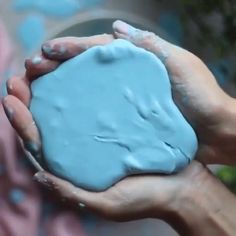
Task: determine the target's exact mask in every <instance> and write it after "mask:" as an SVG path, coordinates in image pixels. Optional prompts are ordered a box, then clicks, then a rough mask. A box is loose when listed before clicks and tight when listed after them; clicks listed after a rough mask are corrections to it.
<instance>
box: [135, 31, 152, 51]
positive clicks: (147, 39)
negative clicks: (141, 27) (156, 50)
mask: <svg viewBox="0 0 236 236" xmlns="http://www.w3.org/2000/svg"><path fill="white" fill-rule="evenodd" d="M155 38H156V35H155V34H154V33H153V32H148V31H139V33H138V34H137V35H136V37H135V40H136V42H138V43H139V45H141V46H143V47H147V46H149V45H151V44H153V43H154V41H155Z"/></svg>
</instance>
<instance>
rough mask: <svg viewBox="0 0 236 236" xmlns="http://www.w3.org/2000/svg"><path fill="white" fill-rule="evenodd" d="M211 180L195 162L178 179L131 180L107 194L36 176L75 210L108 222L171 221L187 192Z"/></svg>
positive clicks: (147, 176) (144, 177)
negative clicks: (202, 182)
mask: <svg viewBox="0 0 236 236" xmlns="http://www.w3.org/2000/svg"><path fill="white" fill-rule="evenodd" d="M210 176H211V175H210V174H209V172H208V170H207V169H206V168H205V167H204V166H203V165H202V164H200V163H198V162H196V161H193V162H192V163H191V165H190V166H188V167H187V168H186V169H185V170H184V171H183V172H182V173H179V174H177V175H169V176H157V175H146V176H131V177H127V178H125V179H123V180H122V181H120V182H118V183H117V184H115V185H114V186H112V187H111V188H109V189H108V190H106V191H104V192H90V191H86V190H84V189H81V188H78V187H75V186H74V185H72V184H71V183H69V182H67V181H65V180H61V179H59V178H57V177H55V176H53V175H52V174H50V173H47V172H45V171H42V172H38V173H37V174H35V176H34V179H35V180H36V181H37V182H39V183H40V184H42V185H43V186H45V187H46V188H47V189H49V190H51V191H52V192H53V193H54V194H55V195H56V196H60V197H61V200H62V201H63V202H68V203H70V205H71V206H72V207H73V208H74V209H78V210H81V208H82V209H84V208H85V209H88V210H91V211H93V212H95V213H97V214H99V215H101V216H103V217H104V218H107V219H111V220H115V221H130V220H136V219H142V218H159V219H164V220H165V219H168V218H169V217H170V214H172V213H173V212H174V211H178V210H179V207H181V205H182V204H183V201H185V199H186V197H189V196H188V195H189V193H188V192H191V191H192V189H193V188H194V186H197V185H200V182H201V181H207V180H208V178H209V177H210ZM211 177H212V176H211ZM199 191H200V190H199ZM172 217H173V216H172Z"/></svg>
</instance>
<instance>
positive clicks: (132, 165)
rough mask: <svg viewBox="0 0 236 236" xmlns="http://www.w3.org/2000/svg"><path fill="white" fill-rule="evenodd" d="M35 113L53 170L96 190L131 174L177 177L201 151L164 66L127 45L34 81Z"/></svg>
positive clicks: (101, 50)
mask: <svg viewBox="0 0 236 236" xmlns="http://www.w3.org/2000/svg"><path fill="white" fill-rule="evenodd" d="M30 110H31V112H32V114H33V116H34V119H35V121H36V124H37V126H38V127H39V130H40V132H41V138H42V143H43V153H44V157H45V161H46V164H47V165H48V167H49V169H50V170H51V171H52V172H53V173H54V174H56V175H57V176H60V177H62V178H64V179H66V180H68V181H70V182H72V183H73V184H74V185H76V186H79V187H82V188H85V189H88V190H92V191H103V190H105V189H107V188H109V187H110V186H112V185H113V184H115V183H117V182H118V181H119V180H121V179H122V178H124V177H126V176H129V175H133V174H145V173H165V174H170V173H173V172H176V171H179V170H181V169H182V168H184V167H185V166H186V165H187V164H188V163H189V162H190V161H191V159H193V158H194V155H195V152H196V150H197V138H196V135H195V132H194V130H193V129H192V127H191V126H190V125H189V124H188V123H187V121H186V120H185V118H184V117H183V115H182V114H181V112H180V111H179V109H178V108H177V106H176V105H175V104H174V102H173V99H172V94H171V85H170V81H169V77H168V73H167V71H166V69H165V67H164V65H163V64H162V62H161V61H160V60H159V59H158V58H157V57H156V56H155V55H154V54H152V53H150V52H147V51H145V50H144V49H141V48H138V47H136V46H134V45H132V44H131V43H129V42H127V41H125V40H115V41H114V42H112V43H111V44H109V45H106V46H96V47H93V48H91V49H89V50H88V51H86V52H84V53H83V54H81V55H79V56H77V57H75V58H73V59H71V60H69V61H67V62H65V63H63V64H62V65H61V66H60V67H59V68H58V69H56V70H55V71H53V72H51V73H49V74H47V75H45V76H42V77H41V78H39V79H38V80H35V81H34V82H33V83H32V101H31V105H30Z"/></svg>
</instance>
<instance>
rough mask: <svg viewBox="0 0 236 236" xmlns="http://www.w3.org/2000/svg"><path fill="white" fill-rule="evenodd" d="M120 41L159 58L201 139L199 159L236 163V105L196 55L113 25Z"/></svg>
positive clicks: (131, 29)
mask: <svg viewBox="0 0 236 236" xmlns="http://www.w3.org/2000/svg"><path fill="white" fill-rule="evenodd" d="M113 29H114V34H115V36H116V38H121V39H126V40H128V41H130V42H132V43H133V44H135V45H136V46H138V47H142V48H144V49H146V50H148V51H150V52H152V53H154V54H155V55H156V56H157V57H159V58H160V59H161V60H162V61H163V63H164V64H165V66H166V68H167V70H168V73H169V77H170V80H171V84H172V92H173V96H174V100H175V102H176V104H177V105H178V107H179V108H180V110H181V111H182V113H183V114H184V115H185V117H186V118H187V120H188V121H189V122H190V124H191V125H192V126H193V128H194V129H195V131H196V133H197V136H198V139H199V150H198V154H197V158H198V160H200V161H201V162H203V163H205V164H236V158H235V153H236V147H235V142H236V104H235V100H234V99H233V98H231V97H229V96H228V95H227V94H226V93H225V92H224V91H223V90H222V89H221V88H220V87H219V85H218V84H217V82H216V80H215V78H214V76H213V75H212V73H211V72H210V71H209V69H208V68H207V67H206V65H205V64H204V63H203V62H202V61H201V60H200V59H199V58H198V57H197V56H195V55H193V54H192V53H190V52H188V51H187V50H184V49H183V48H180V47H177V46H175V45H173V44H171V43H169V42H167V41H165V40H163V39H161V38H160V37H158V36H157V35H155V34H153V33H150V32H146V31H141V30H139V29H136V28H134V27H132V26H130V25H128V24H126V23H124V22H122V21H116V22H115V23H114V24H113Z"/></svg>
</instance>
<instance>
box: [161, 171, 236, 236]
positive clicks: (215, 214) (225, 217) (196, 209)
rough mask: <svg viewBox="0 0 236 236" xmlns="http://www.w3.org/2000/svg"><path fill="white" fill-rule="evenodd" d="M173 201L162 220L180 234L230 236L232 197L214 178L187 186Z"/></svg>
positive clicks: (235, 208) (234, 225)
mask: <svg viewBox="0 0 236 236" xmlns="http://www.w3.org/2000/svg"><path fill="white" fill-rule="evenodd" d="M187 188H188V189H186V191H183V194H182V193H180V196H181V197H180V198H176V201H175V202H173V204H172V206H171V208H170V211H169V212H168V213H167V214H166V215H165V217H164V220H165V221H166V222H167V223H169V224H170V225H171V226H172V227H173V228H174V229H176V231H177V232H178V233H179V234H180V235H184V236H185V235H186V236H195V235H196V236H199V235H201V236H209V235H214V236H231V235H232V236H234V235H235V233H236V222H235V221H236V220H235V219H236V198H235V196H234V195H233V194H232V193H231V192H229V191H228V190H227V189H226V188H225V186H223V184H221V183H220V182H219V181H218V180H217V179H215V177H213V176H211V174H210V173H209V176H208V177H207V178H206V179H205V181H202V184H201V185H199V184H195V183H194V182H193V186H192V187H187Z"/></svg>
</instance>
